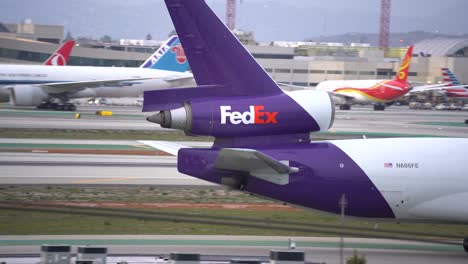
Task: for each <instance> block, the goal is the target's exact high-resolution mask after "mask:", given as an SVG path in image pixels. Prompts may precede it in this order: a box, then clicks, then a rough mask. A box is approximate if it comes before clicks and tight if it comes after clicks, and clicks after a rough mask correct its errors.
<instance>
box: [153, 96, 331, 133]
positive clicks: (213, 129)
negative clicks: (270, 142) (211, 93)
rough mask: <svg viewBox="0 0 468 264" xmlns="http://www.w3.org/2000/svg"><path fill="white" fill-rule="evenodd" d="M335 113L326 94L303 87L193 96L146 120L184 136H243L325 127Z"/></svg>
mask: <svg viewBox="0 0 468 264" xmlns="http://www.w3.org/2000/svg"><path fill="white" fill-rule="evenodd" d="M334 113H335V107H334V104H333V101H332V98H331V97H330V95H329V94H328V93H326V92H323V91H315V90H303V91H293V92H285V93H281V94H276V95H270V96H262V97H241V96H238V97H214V98H213V97H210V98H201V99H194V100H191V101H187V102H185V103H184V106H183V107H180V108H177V109H172V110H164V111H160V112H159V113H157V114H155V115H153V116H151V117H148V118H147V120H148V121H150V122H154V123H158V124H160V125H161V126H162V127H164V128H173V129H179V130H182V131H184V132H185V133H186V134H187V135H204V136H214V137H242V136H261V135H276V134H296V133H304V132H316V131H323V130H327V129H329V128H330V127H331V126H332V124H333V121H334Z"/></svg>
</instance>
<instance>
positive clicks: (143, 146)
mask: <svg viewBox="0 0 468 264" xmlns="http://www.w3.org/2000/svg"><path fill="white" fill-rule="evenodd" d="M131 146H133V147H137V148H144V149H154V148H153V147H150V146H148V145H131Z"/></svg>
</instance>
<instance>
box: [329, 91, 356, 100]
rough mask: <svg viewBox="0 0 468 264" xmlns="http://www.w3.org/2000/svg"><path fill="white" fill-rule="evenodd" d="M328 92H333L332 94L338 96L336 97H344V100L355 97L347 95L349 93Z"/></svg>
mask: <svg viewBox="0 0 468 264" xmlns="http://www.w3.org/2000/svg"><path fill="white" fill-rule="evenodd" d="M328 93H329V94H331V95H332V96H336V97H338V98H340V99H344V100H350V99H354V97H353V96H351V95H347V94H342V93H335V92H328Z"/></svg>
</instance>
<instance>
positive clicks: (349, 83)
mask: <svg viewBox="0 0 468 264" xmlns="http://www.w3.org/2000/svg"><path fill="white" fill-rule="evenodd" d="M383 81H385V80H327V81H322V82H320V83H319V84H318V85H317V86H316V87H315V89H316V90H320V91H325V92H331V93H339V94H342V95H344V96H346V97H347V99H344V98H343V97H338V96H333V99H334V101H335V103H337V104H366V103H372V102H374V101H372V100H370V99H369V97H366V96H364V95H363V94H360V93H356V92H347V91H338V92H337V91H336V90H337V89H342V88H353V89H368V88H371V87H373V86H374V85H376V84H378V83H380V82H383Z"/></svg>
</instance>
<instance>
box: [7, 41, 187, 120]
mask: <svg viewBox="0 0 468 264" xmlns="http://www.w3.org/2000/svg"><path fill="white" fill-rule="evenodd" d="M171 39H172V38H171ZM171 39H169V40H168V42H166V44H164V45H163V46H162V47H161V49H164V50H165V52H164V53H162V56H159V59H161V61H159V60H157V59H154V60H153V61H154V63H153V64H144V67H142V68H124V67H91V66H47V67H44V66H43V65H0V86H1V87H0V94H4V95H8V96H9V98H10V102H11V103H13V104H14V105H17V106H38V107H39V108H46V109H47V108H51V109H55V110H65V111H74V110H75V109H76V106H75V105H73V104H71V103H68V100H69V99H72V98H83V97H138V96H141V94H142V93H143V91H145V90H150V89H154V88H169V87H173V86H180V85H183V86H186V85H190V84H193V83H194V82H193V75H192V74H191V73H189V72H185V71H186V70H187V69H188V62H187V60H186V59H185V57H181V55H180V51H178V50H173V49H172V48H174V47H178V49H179V48H180V43H179V42H178V40H177V41H171ZM169 41H171V42H170V45H171V46H169V47H167V45H168V43H169ZM156 52H158V51H156ZM153 56H154V55H153ZM166 57H169V58H166ZM170 59H172V60H175V61H177V62H176V64H177V67H174V70H172V66H173V65H172V64H167V62H168V61H170ZM179 64H180V65H179ZM181 71H182V72H181ZM56 100H58V101H59V102H58V103H57V102H55V101H56Z"/></svg>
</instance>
